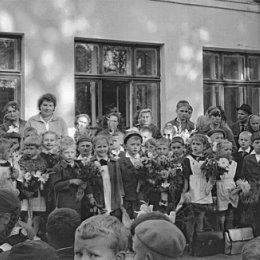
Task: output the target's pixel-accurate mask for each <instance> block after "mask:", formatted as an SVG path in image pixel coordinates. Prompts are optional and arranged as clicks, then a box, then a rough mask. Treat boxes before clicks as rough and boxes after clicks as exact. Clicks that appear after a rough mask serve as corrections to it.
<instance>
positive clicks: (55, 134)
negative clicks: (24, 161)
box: [42, 131, 59, 141]
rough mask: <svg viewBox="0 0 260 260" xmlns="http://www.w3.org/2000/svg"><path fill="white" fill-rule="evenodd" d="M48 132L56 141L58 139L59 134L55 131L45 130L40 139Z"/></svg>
mask: <svg viewBox="0 0 260 260" xmlns="http://www.w3.org/2000/svg"><path fill="white" fill-rule="evenodd" d="M48 134H49V135H54V136H55V139H56V141H57V140H58V139H59V136H58V135H57V133H55V132H54V131H47V132H45V133H43V134H42V141H43V139H44V137H45V135H48Z"/></svg>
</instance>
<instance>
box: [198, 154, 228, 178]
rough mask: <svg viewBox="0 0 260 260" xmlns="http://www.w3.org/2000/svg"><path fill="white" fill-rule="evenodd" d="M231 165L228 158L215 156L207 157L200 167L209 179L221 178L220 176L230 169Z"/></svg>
mask: <svg viewBox="0 0 260 260" xmlns="http://www.w3.org/2000/svg"><path fill="white" fill-rule="evenodd" d="M229 165H230V163H229V160H228V159H227V158H224V157H221V158H219V157H217V156H213V157H212V158H207V159H206V161H205V162H204V163H203V164H202V165H201V167H200V168H201V171H202V172H203V173H204V174H205V176H206V178H207V179H213V180H219V179H220V176H222V175H224V174H225V173H227V172H228V171H229Z"/></svg>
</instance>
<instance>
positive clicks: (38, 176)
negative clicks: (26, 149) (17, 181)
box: [34, 171, 42, 179]
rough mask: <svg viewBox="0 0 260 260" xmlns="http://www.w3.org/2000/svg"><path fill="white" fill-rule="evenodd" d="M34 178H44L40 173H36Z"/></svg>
mask: <svg viewBox="0 0 260 260" xmlns="http://www.w3.org/2000/svg"><path fill="white" fill-rule="evenodd" d="M34 177H36V178H38V179H39V178H41V177H42V173H41V172H40V171H36V173H35V174H34Z"/></svg>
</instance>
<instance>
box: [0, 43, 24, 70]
mask: <svg viewBox="0 0 260 260" xmlns="http://www.w3.org/2000/svg"><path fill="white" fill-rule="evenodd" d="M19 69H20V55H19V53H18V40H16V39H8V38H0V70H19Z"/></svg>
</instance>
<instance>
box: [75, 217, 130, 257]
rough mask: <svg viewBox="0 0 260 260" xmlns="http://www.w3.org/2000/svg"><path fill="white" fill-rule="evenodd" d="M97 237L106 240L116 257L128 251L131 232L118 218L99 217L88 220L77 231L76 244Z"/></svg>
mask: <svg viewBox="0 0 260 260" xmlns="http://www.w3.org/2000/svg"><path fill="white" fill-rule="evenodd" d="M95 237H104V238H106V239H107V241H109V244H110V249H112V250H113V252H114V254H115V255H116V254H117V253H118V252H120V251H126V250H127V249H128V239H129V232H128V231H127V229H126V228H125V226H124V225H123V224H122V223H121V221H120V220H119V219H117V218H116V217H113V216H108V215H97V216H94V217H91V218H88V219H86V220H85V221H83V222H82V223H81V225H80V226H79V227H78V228H77V230H76V233H75V243H77V239H81V240H87V239H88V240H89V239H92V238H95Z"/></svg>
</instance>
